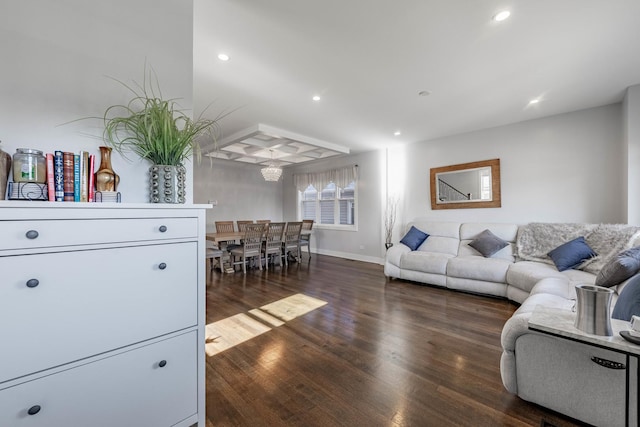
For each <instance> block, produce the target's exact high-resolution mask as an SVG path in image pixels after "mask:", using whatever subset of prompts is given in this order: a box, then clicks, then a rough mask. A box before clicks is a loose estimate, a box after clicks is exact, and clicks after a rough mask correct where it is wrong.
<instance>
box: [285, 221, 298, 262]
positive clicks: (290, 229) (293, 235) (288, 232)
mask: <svg viewBox="0 0 640 427" xmlns="http://www.w3.org/2000/svg"><path fill="white" fill-rule="evenodd" d="M301 231H302V222H301V221H300V222H288V223H287V227H286V229H285V232H284V239H283V242H282V256H283V257H284V264H285V265H289V259H288V258H289V254H293V255H292V256H293V257H295V258H296V260H297V261H298V262H299V261H300V232H301Z"/></svg>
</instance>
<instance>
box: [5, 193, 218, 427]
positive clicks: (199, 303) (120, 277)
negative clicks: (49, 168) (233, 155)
mask: <svg viewBox="0 0 640 427" xmlns="http://www.w3.org/2000/svg"><path fill="white" fill-rule="evenodd" d="M205 207H206V206H203V205H151V204H107V203H104V204H101V203H82V204H81V203H70V202H67V203H60V202H58V203H55V202H10V201H2V202H0V278H1V279H0V426H7V427H9V426H10V427H22V426H29V427H31V426H43V427H44V426H46V427H72V426H96V427H97V426H105V427H106V426H109V427H111V426H114V427H115V426H118V427H120V426H148V427H162V426H191V425H194V424H196V423H197V424H198V425H199V426H204V425H205V423H204V403H205V396H204V393H205V387H204V378H205V373H204V372H205V371H204V366H205V362H204V357H205V353H204V341H205V339H204V324H205V285H204V281H205V258H204V255H205V243H204V235H205V211H204V209H205Z"/></svg>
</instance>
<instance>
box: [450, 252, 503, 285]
mask: <svg viewBox="0 0 640 427" xmlns="http://www.w3.org/2000/svg"><path fill="white" fill-rule="evenodd" d="M510 265H511V263H510V262H509V261H507V260H504V259H499V258H483V257H480V256H467V257H455V258H451V259H450V260H449V263H448V264H447V276H450V277H460V278H464V279H474V280H482V281H485V282H497V283H506V282H507V270H508V269H509V266H510Z"/></svg>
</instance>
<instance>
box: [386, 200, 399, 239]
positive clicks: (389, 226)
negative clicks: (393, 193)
mask: <svg viewBox="0 0 640 427" xmlns="http://www.w3.org/2000/svg"><path fill="white" fill-rule="evenodd" d="M397 211H398V199H397V198H396V197H387V206H386V207H385V210H384V238H385V243H391V239H392V238H393V227H394V225H395V224H396V214H397Z"/></svg>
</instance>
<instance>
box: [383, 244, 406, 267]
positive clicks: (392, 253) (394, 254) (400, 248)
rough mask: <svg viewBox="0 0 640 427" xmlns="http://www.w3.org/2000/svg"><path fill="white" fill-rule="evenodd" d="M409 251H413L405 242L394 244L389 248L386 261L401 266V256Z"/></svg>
mask: <svg viewBox="0 0 640 427" xmlns="http://www.w3.org/2000/svg"><path fill="white" fill-rule="evenodd" d="M408 252H411V248H409V246H407V245H405V244H403V243H398V244H397V245H393V246H391V247H390V248H389V249H388V250H387V253H386V255H385V263H387V264H391V265H394V266H396V267H400V258H402V255H403V254H406V253H408Z"/></svg>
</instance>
